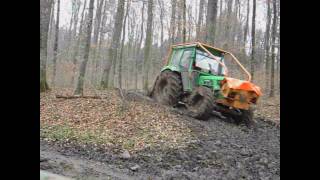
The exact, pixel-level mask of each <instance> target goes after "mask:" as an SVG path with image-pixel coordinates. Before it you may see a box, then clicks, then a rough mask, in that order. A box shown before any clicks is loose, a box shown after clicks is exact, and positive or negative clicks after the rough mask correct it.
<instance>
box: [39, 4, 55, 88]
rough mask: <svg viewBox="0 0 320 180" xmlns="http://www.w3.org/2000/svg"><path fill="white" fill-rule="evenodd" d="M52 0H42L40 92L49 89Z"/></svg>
mask: <svg viewBox="0 0 320 180" xmlns="http://www.w3.org/2000/svg"><path fill="white" fill-rule="evenodd" d="M52 2H53V1H52V0H41V1H40V92H45V91H47V90H49V86H48V83H47V75H46V72H47V71H46V69H47V40H48V30H49V22H50V14H51V12H50V11H51V6H52V4H53V3H52Z"/></svg>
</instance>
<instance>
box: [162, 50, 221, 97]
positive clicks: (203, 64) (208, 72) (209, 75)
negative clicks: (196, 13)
mask: <svg viewBox="0 0 320 180" xmlns="http://www.w3.org/2000/svg"><path fill="white" fill-rule="evenodd" d="M171 50H172V52H171V53H170V56H169V58H168V59H169V61H168V62H167V64H166V66H165V67H164V68H163V70H165V69H170V70H172V71H176V72H180V73H181V79H182V84H183V90H184V91H185V92H191V91H192V89H193V87H196V86H207V87H209V88H211V89H212V90H220V84H219V83H220V81H222V80H223V79H224V76H225V75H226V72H227V69H226V66H225V65H224V52H222V51H219V50H216V49H210V50H209V52H206V50H204V49H202V48H201V47H200V46H198V45H197V44H190V45H185V44H183V45H177V46H174V47H172V49H171ZM209 53H210V54H209ZM216 95H218V93H216Z"/></svg>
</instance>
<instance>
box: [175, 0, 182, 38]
mask: <svg viewBox="0 0 320 180" xmlns="http://www.w3.org/2000/svg"><path fill="white" fill-rule="evenodd" d="M181 2H182V0H178V3H177V7H178V8H177V10H178V11H177V13H178V18H177V19H178V27H177V36H176V37H175V42H179V43H181V36H182V32H181V30H182V28H181V19H182V18H181V9H182V7H181Z"/></svg>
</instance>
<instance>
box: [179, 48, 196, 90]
mask: <svg viewBox="0 0 320 180" xmlns="http://www.w3.org/2000/svg"><path fill="white" fill-rule="evenodd" d="M194 57H195V48H186V49H184V51H183V54H182V56H181V58H180V63H179V66H180V72H181V79H182V85H183V90H184V91H192V80H191V79H190V76H189V74H190V73H191V65H192V62H193V59H194Z"/></svg>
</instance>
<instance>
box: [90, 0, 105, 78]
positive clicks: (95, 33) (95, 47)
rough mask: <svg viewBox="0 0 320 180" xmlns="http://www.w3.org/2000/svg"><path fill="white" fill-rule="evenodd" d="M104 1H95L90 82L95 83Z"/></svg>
mask: <svg viewBox="0 0 320 180" xmlns="http://www.w3.org/2000/svg"><path fill="white" fill-rule="evenodd" d="M104 1H105V0H98V1H97V10H96V16H95V20H94V26H93V27H94V28H93V41H92V50H93V51H92V63H93V69H94V70H93V71H92V75H91V77H92V81H94V82H95V79H96V72H97V65H98V62H97V61H98V60H97V50H98V39H99V35H100V27H101V19H102V7H103V4H104Z"/></svg>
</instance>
